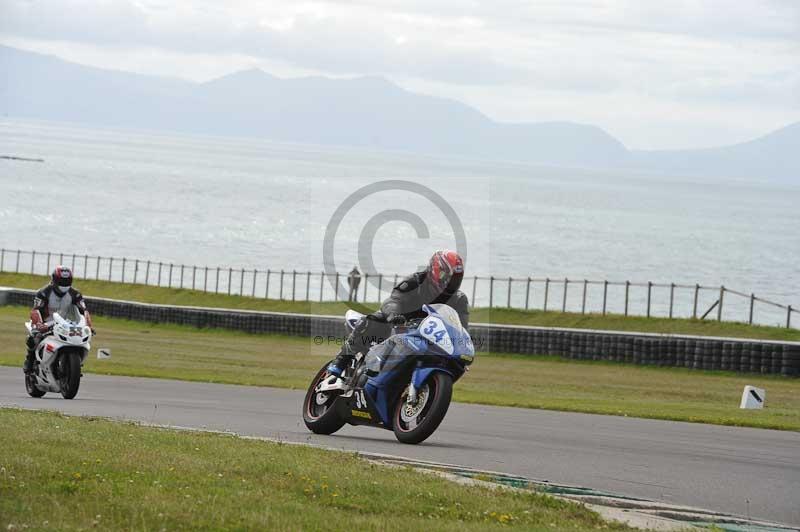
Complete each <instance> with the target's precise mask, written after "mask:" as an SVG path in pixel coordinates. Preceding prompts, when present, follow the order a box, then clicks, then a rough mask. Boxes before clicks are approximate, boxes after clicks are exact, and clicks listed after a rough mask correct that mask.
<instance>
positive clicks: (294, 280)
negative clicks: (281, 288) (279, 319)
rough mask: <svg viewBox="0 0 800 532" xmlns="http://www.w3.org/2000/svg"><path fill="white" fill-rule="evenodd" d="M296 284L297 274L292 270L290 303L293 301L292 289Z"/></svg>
mask: <svg viewBox="0 0 800 532" xmlns="http://www.w3.org/2000/svg"><path fill="white" fill-rule="evenodd" d="M296 284H297V272H296V271H294V270H292V301H294V287H295V285H296Z"/></svg>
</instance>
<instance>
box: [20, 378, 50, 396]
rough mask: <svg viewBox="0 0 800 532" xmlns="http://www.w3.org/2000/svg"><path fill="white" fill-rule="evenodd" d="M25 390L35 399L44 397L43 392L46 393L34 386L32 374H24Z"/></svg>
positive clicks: (34, 380)
mask: <svg viewBox="0 0 800 532" xmlns="http://www.w3.org/2000/svg"><path fill="white" fill-rule="evenodd" d="M25 391H26V392H28V395H30V396H31V397H34V398H36V399H38V398H40V397H44V394H46V393H47V392H43V391H42V390H40V389H39V388H37V387H36V377H34V376H33V375H25Z"/></svg>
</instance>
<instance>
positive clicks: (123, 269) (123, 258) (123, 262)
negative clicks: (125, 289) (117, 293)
mask: <svg viewBox="0 0 800 532" xmlns="http://www.w3.org/2000/svg"><path fill="white" fill-rule="evenodd" d="M126 260H127V259H126V258H125V257H122V283H123V284H125V261H126Z"/></svg>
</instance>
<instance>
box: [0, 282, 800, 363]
mask: <svg viewBox="0 0 800 532" xmlns="http://www.w3.org/2000/svg"><path fill="white" fill-rule="evenodd" d="M33 294H34V291H32V290H23V289H16V288H0V305H30V304H31V300H32V298H33ZM86 300H87V304H88V305H89V306H90V308H91V310H92V312H93V313H94V314H97V315H99V316H108V317H113V318H124V319H130V320H136V321H146V322H154V323H173V324H180V325H191V326H194V327H215V328H222V329H232V330H239V331H245V332H249V333H267V334H286V335H291V336H306V337H312V336H321V337H323V338H324V339H326V340H327V339H331V340H333V339H340V338H341V336H342V334H343V333H344V325H343V323H342V318H341V317H339V316H317V315H309V314H290V313H282V312H259V311H248V310H232V309H217V308H206V307H184V306H169V305H151V304H147V303H138V302H133V301H118V300H113V299H102V298H93V297H87V298H86ZM470 333H471V334H472V337H473V340H474V341H475V345H476V348H477V349H478V350H479V351H494V352H502V353H520V354H541V355H555V356H561V357H566V358H572V359H577V360H608V361H615V362H627V363H632V364H648V365H656V366H677V367H686V368H693V369H705V370H726V371H738V372H750V373H770V374H782V375H785V376H791V377H796V376H800V342H776V341H768V340H747V339H739V338H716V337H701V336H684V335H667V334H651V333H629V332H621V331H598V330H588V329H558V328H546V327H527V326H517V325H489V324H484V323H475V324H472V325H471V326H470ZM332 347H333V346H332Z"/></svg>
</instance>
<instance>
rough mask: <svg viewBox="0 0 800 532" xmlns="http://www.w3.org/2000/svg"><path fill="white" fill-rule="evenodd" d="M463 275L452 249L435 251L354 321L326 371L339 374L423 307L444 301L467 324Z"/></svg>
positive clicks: (461, 266)
mask: <svg viewBox="0 0 800 532" xmlns="http://www.w3.org/2000/svg"><path fill="white" fill-rule="evenodd" d="M463 278H464V261H463V260H462V258H461V257H460V256H459V254H458V253H456V252H455V251H449V250H444V251H437V252H436V253H434V254H433V256H432V257H431V259H430V261H429V262H428V267H427V269H426V270H424V271H421V272H416V273H413V274H411V275H409V276H408V277H406V278H405V279H403V281H402V282H400V283H399V284H398V285H397V286H395V287H394V289H393V290H392V294H391V295H390V296H389V298H388V299H386V301H384V302H383V304H382V305H381V308H380V310H378V311H376V312H373V313H372V314H368V315H366V316H364V317H363V318H361V320H359V322H358V323H356V325H355V328H354V329H353V332H352V333H350V335H349V336H348V337H347V339H346V340H345V342H344V345H343V346H342V350H341V351H340V352H339V354H338V355H337V356H336V359H335V360H334V361H333V362H332V363H331V364H330V365H329V366H328V373H330V374H331V375H336V376H338V377H341V375H342V372H343V371H344V370H345V368H347V366H348V365H349V364H350V363H351V361H352V360H353V357H354V356H355V354H356V353H359V352H362V353H366V352H367V351H368V350H369V348H370V346H371V345H372V344H373V343H380V342H382V341H383V340H385V339H386V338H388V337H389V335H390V334H391V330H392V325H394V324H402V323H405V322H406V321H408V320H412V319H416V318H424V317H425V316H426V314H425V312H424V311H423V310H422V306H423V305H426V304H433V303H444V304H446V305H449V306H450V307H452V308H453V309H454V310H455V311H456V312H457V313H458V316H459V318H460V319H461V324H462V325H463V326H464V327H467V326H468V325H469V301H468V300H467V296H466V294H464V293H463V292H462V291H461V290H459V288H460V287H461V280H462V279H463Z"/></svg>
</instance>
